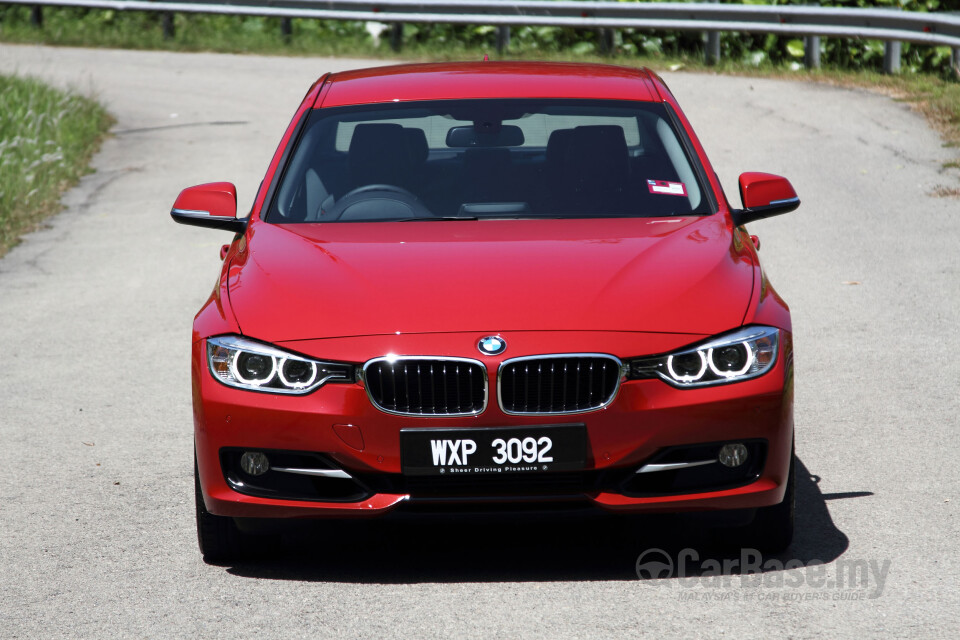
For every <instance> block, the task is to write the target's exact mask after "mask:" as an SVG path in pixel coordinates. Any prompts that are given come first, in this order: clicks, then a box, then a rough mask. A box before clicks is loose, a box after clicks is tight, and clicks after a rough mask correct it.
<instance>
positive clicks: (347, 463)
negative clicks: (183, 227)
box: [193, 332, 793, 518]
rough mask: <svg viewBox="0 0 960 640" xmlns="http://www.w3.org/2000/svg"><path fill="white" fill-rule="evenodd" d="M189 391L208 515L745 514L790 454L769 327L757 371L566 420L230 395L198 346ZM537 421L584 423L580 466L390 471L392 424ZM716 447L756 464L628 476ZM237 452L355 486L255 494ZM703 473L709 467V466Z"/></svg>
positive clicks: (435, 342)
mask: <svg viewBox="0 0 960 640" xmlns="http://www.w3.org/2000/svg"><path fill="white" fill-rule="evenodd" d="M482 335H483V334H477V335H474V334H472V333H470V334H431V335H428V336H409V335H408V336H384V337H378V336H371V337H366V338H352V339H336V340H317V341H307V342H298V343H295V345H286V346H290V347H291V348H296V349H297V350H298V351H301V352H303V353H307V354H310V355H314V356H315V357H318V358H329V359H336V360H340V361H354V362H363V361H365V360H367V359H369V358H372V357H375V356H380V355H383V354H387V353H396V354H403V353H409V354H415V355H423V354H441V355H450V354H455V355H460V354H462V353H463V352H464V349H463V348H462V346H463V344H468V345H469V344H475V342H476V340H477V338H478V336H479V337H482ZM503 335H504V337H505V338H506V339H507V341H508V343H509V344H510V346H511V353H510V354H509V355H510V357H517V356H519V355H525V354H531V355H532V354H540V353H553V352H556V345H557V344H565V342H566V341H565V339H567V338H570V336H563V335H557V334H551V332H516V333H513V334H503ZM698 338H699V337H698V336H682V335H681V336H678V335H670V334H627V333H623V334H620V333H613V332H598V333H591V332H579V333H578V334H577V335H576V342H577V343H578V344H580V345H583V344H589V345H590V347H591V351H595V352H598V353H610V354H614V355H617V356H619V357H621V358H626V357H633V356H638V355H645V354H651V353H662V352H665V351H668V350H672V349H675V348H678V347H681V346H684V345H685V344H689V343H691V342H694V341H695V340H697V339H698ZM470 357H474V358H475V359H477V360H481V361H482V362H483V363H484V365H485V366H486V367H487V369H488V375H489V376H490V379H491V380H495V379H496V372H497V367H498V365H499V363H500V362H501V361H502V360H504V359H506V356H479V354H470ZM193 391H194V421H195V437H196V452H197V462H198V470H199V473H200V481H201V486H202V489H203V495H204V502H205V504H206V507H207V509H208V511H210V512H211V513H213V514H216V515H223V516H232V517H241V518H268V517H285V518H298V517H301V518H302V517H307V518H317V517H365V516H376V515H379V514H383V513H386V512H388V511H390V510H392V509H394V508H396V507H397V506H398V505H400V504H402V503H407V502H409V503H430V504H433V505H437V506H438V508H444V507H443V505H449V504H453V503H465V502H484V503H490V504H493V505H496V504H500V503H516V502H521V503H530V504H531V505H532V504H539V503H548V502H549V503H556V502H565V501H570V502H572V501H579V502H583V503H587V504H592V505H594V506H597V507H600V508H602V509H606V510H611V511H621V512H679V511H704V510H719V509H747V508H757V507H763V506H769V505H773V504H777V503H779V502H780V501H781V500H782V499H783V493H784V489H785V486H786V479H787V471H788V469H789V462H790V455H791V451H792V439H793V379H792V349H791V340H790V335H789V333H787V332H782V333H781V348H780V353H779V356H778V361H777V363H776V365H775V367H774V368H773V369H772V370H771V371H770V372H769V373H767V374H766V375H764V376H762V377H760V378H755V379H753V380H747V381H744V382H740V383H735V384H729V385H722V386H716V387H708V388H701V389H682V390H681V389H676V388H673V387H671V386H669V385H668V384H666V383H665V382H662V381H660V380H635V381H626V382H624V383H623V384H622V385H621V386H620V389H619V391H618V393H617V396H616V398H615V400H614V401H613V402H612V403H611V404H610V405H608V406H607V407H605V408H603V409H600V410H597V411H592V412H587V413H581V414H572V415H564V416H530V415H523V416H517V415H508V414H505V413H504V412H503V411H501V409H500V408H499V406H498V405H497V402H496V399H495V398H494V397H493V395H494V394H495V393H496V389H495V386H493V385H491V390H490V393H491V399H490V400H491V401H490V402H489V403H488V405H487V408H486V410H485V411H484V412H483V413H481V414H479V415H477V416H469V417H412V416H398V415H390V414H387V413H384V412H382V411H380V410H378V409H376V408H375V407H374V406H373V405H372V404H371V403H370V400H369V399H368V397H367V394H366V391H365V390H364V388H363V383H362V382H357V383H351V384H327V385H326V386H324V387H322V388H320V389H318V390H317V391H315V392H313V393H310V394H307V395H305V396H277V395H272V394H268V393H257V392H250V391H245V390H240V389H234V388H230V387H227V386H224V385H223V384H221V383H219V382H218V381H216V380H214V379H213V378H212V377H211V375H210V374H209V371H208V369H207V365H206V359H205V341H204V340H199V341H197V342H196V343H195V344H194V346H193ZM547 424H551V425H553V424H582V425H585V428H586V433H587V442H588V445H587V459H586V464H585V468H584V469H583V470H582V471H580V472H576V473H562V472H556V473H546V474H539V475H538V476H525V477H518V476H513V477H509V476H506V475H505V474H498V475H499V476H501V477H489V476H480V475H471V476H465V477H460V478H455V479H454V478H450V479H444V480H442V481H441V480H438V479H436V478H428V479H413V478H409V477H405V476H403V475H402V474H401V467H400V436H399V434H400V430H401V429H405V428H463V429H469V428H472V427H474V428H475V427H506V426H509V427H523V426H539V425H547ZM725 442H745V443H748V444H749V445H750V446H751V447H752V449H751V450H752V451H753V452H754V454H753V455H752V459H751V462H752V463H757V464H756V466H755V467H754V468H753V469H752V470H750V471H749V473H746V475H745V476H743V477H730V476H729V474H728V476H716V475H715V474H713V475H711V474H712V472H710V473H705V472H704V470H703V468H700V470H699V471H696V470H694V469H690V470H689V473H686V475H685V476H680V473H681V472H672V471H666V472H664V471H660V472H658V473H659V474H663V473H674V478H676V477H680V480H679V481H676V482H672V483H671V482H669V481H663V480H662V478H663V477H664V476H662V475H661V476H659V479H658V480H657V481H648V479H649V478H654V477H655V476H657V474H652V473H651V474H638V473H637V471H638V470H639V469H640V468H641V467H643V466H644V465H647V464H656V463H658V462H660V461H663V460H665V459H667V458H665V457H664V456H669V455H673V457H672V458H670V459H671V460H676V459H683V458H684V456H685V455H687V453H685V452H689V455H692V456H694V457H703V452H704V451H705V450H713V451H715V450H716V448H718V447H719V446H720V445H721V444H723V443H725ZM691 447H694V448H693V449H691ZM711 447H713V449H711ZM244 450H255V451H268V452H276V455H279V456H281V458H280V459H281V460H283V459H286V460H288V461H289V462H288V463H287V466H288V467H290V465H294V466H296V465H299V466H301V467H302V466H305V465H306V466H310V465H312V466H313V467H314V468H329V469H331V470H336V469H339V470H342V471H343V472H344V473H345V474H346V475H349V476H350V477H351V478H352V480H353V484H352V485H351V486H347V484H345V483H349V482H350V481H349V480H345V479H344V478H331V477H329V474H328V475H327V476H326V477H324V476H306V477H304V476H298V477H297V478H293V477H292V476H290V477H289V478H287V477H285V478H284V479H283V483H281V485H278V486H282V487H294V488H295V490H294V489H290V490H289V491H288V493H287V494H286V495H284V494H283V491H281V492H279V493H276V492H275V493H273V494H271V493H270V492H269V491H266V492H265V491H262V490H257V486H256V483H255V482H251V480H252V479H251V478H246V480H247V483H246V484H245V483H244V480H245V478H244V477H243V475H242V473H239V472H238V471H237V469H236V467H237V465H236V462H235V461H236V460H237V453H236V452H240V451H244ZM677 452H679V453H677ZM283 456H287V457H286V458H283ZM291 456H292V457H291ZM677 456H679V457H677ZM758 458H759V459H758ZM231 460H232V461H233V462H230V461H231ZM310 460H313V462H310ZM304 461H306V462H304ZM713 467H715V468H717V469H719V467H720V465H719V464H715V465H713ZM269 473H274V472H273V471H271V472H269ZM691 473H699V474H700V475H699V476H696V475H694V476H691ZM641 476H642V477H641ZM698 478H699V484H698ZM355 488H356V490H354V489H355ZM311 491H313V493H312V494H311ZM291 497H292V498H294V499H290V498H291Z"/></svg>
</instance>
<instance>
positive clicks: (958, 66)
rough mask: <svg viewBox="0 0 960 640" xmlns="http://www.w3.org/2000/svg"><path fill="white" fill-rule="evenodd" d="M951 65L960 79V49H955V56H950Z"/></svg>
mask: <svg viewBox="0 0 960 640" xmlns="http://www.w3.org/2000/svg"><path fill="white" fill-rule="evenodd" d="M950 65H951V66H952V67H953V73H954V74H956V76H957V77H958V78H960V47H955V48H954V49H953V55H951V56H950Z"/></svg>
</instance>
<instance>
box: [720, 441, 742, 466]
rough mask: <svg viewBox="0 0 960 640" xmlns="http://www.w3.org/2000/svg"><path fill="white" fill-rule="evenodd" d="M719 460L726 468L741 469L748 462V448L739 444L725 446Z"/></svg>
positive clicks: (721, 450) (721, 449)
mask: <svg viewBox="0 0 960 640" xmlns="http://www.w3.org/2000/svg"><path fill="white" fill-rule="evenodd" d="M717 459H718V460H720V464H722V465H723V466H725V467H730V468H733V467H739V466H740V465H742V464H743V463H744V462H746V461H747V448H746V447H745V446H743V445H742V444H740V443H739V442H736V443H734V444H725V445H723V446H722V447H720V455H719V456H717Z"/></svg>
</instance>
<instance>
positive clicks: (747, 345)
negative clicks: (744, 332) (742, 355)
mask: <svg viewBox="0 0 960 640" xmlns="http://www.w3.org/2000/svg"><path fill="white" fill-rule="evenodd" d="M740 344H741V345H742V346H743V348H744V349H746V350H747V363H746V364H745V365H743V368H742V369H740V370H739V371H722V370H721V369H718V368H717V365H715V364H714V362H713V349H712V348H711V349H710V351H708V352H707V361H708V362H709V363H710V371H713V372H714V373H715V374H716V375H718V376H720V377H721V378H735V377H737V376H742V375H743V374H745V373H746V372H747V371H748V370H749V369H750V366H751V365H753V361H754V360H755V359H756V358H755V357H754V354H753V349H752V348H751V347H750V343H749V342H741V343H740ZM732 346H737V345H727V346H725V347H722V348H723V349H726V348H728V347H732Z"/></svg>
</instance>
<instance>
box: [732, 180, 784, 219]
mask: <svg viewBox="0 0 960 640" xmlns="http://www.w3.org/2000/svg"><path fill="white" fill-rule="evenodd" d="M740 201H741V202H743V209H740V210H735V211H733V212H732V214H731V215H732V216H733V224H734V225H735V226H738V227H739V226H740V225H744V224H747V223H748V222H753V221H754V220H762V219H763V218H769V217H771V216H778V215H780V214H781V213H788V212H790V211H793V210H794V209H796V208H797V207H799V206H800V198H798V197H797V192H796V191H794V190H793V185H791V184H790V181H789V180H787V179H786V178H782V177H780V176H775V175H773V174H770V173H759V172H756V171H751V172H748V173H743V174H740Z"/></svg>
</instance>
